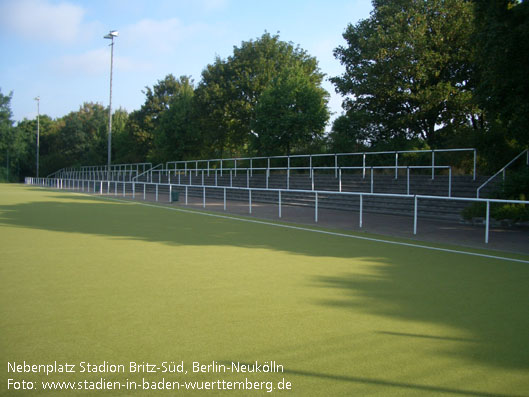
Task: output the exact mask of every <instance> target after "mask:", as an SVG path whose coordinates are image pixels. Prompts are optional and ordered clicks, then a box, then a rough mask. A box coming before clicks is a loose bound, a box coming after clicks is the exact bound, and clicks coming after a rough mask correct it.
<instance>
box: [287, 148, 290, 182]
mask: <svg viewBox="0 0 529 397" xmlns="http://www.w3.org/2000/svg"><path fill="white" fill-rule="evenodd" d="M288 189H290V156H288V157H287V190H288Z"/></svg>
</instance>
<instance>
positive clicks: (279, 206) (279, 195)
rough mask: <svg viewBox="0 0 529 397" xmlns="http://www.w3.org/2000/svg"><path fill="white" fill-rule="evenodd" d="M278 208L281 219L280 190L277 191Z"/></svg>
mask: <svg viewBox="0 0 529 397" xmlns="http://www.w3.org/2000/svg"><path fill="white" fill-rule="evenodd" d="M278 193H279V195H278V207H279V217H280V218H281V190H278Z"/></svg>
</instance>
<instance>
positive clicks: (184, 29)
mask: <svg viewBox="0 0 529 397" xmlns="http://www.w3.org/2000/svg"><path fill="white" fill-rule="evenodd" d="M206 30H208V27H207V26H206V25H204V24H194V25H184V24H183V23H182V22H181V21H180V20H179V19H178V18H169V19H165V20H155V19H142V20H141V21H139V22H137V23H136V24H134V25H131V26H128V27H125V28H124V29H122V32H120V38H119V40H120V41H123V43H124V45H127V46H131V47H134V48H138V47H139V48H142V49H146V50H155V51H157V52H172V51H175V47H176V45H177V44H179V43H181V42H182V41H184V40H186V39H188V38H190V37H192V36H194V35H196V34H199V33H202V32H205V31H206ZM121 33H122V34H121Z"/></svg>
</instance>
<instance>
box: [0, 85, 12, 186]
mask: <svg viewBox="0 0 529 397" xmlns="http://www.w3.org/2000/svg"><path fill="white" fill-rule="evenodd" d="M12 97H13V92H10V93H9V94H8V95H4V94H2V91H1V90H0V158H2V162H1V163H0V180H6V181H8V180H9V170H10V168H11V163H12V161H13V147H14V134H13V121H12V120H11V117H12V112H11V98H12ZM4 166H5V168H4Z"/></svg>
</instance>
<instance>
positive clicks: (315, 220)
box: [314, 192, 318, 223]
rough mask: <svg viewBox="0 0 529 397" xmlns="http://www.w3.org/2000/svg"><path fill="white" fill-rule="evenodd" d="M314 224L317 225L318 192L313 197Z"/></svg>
mask: <svg viewBox="0 0 529 397" xmlns="http://www.w3.org/2000/svg"><path fill="white" fill-rule="evenodd" d="M314 222H316V223H318V192H315V196H314Z"/></svg>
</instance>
